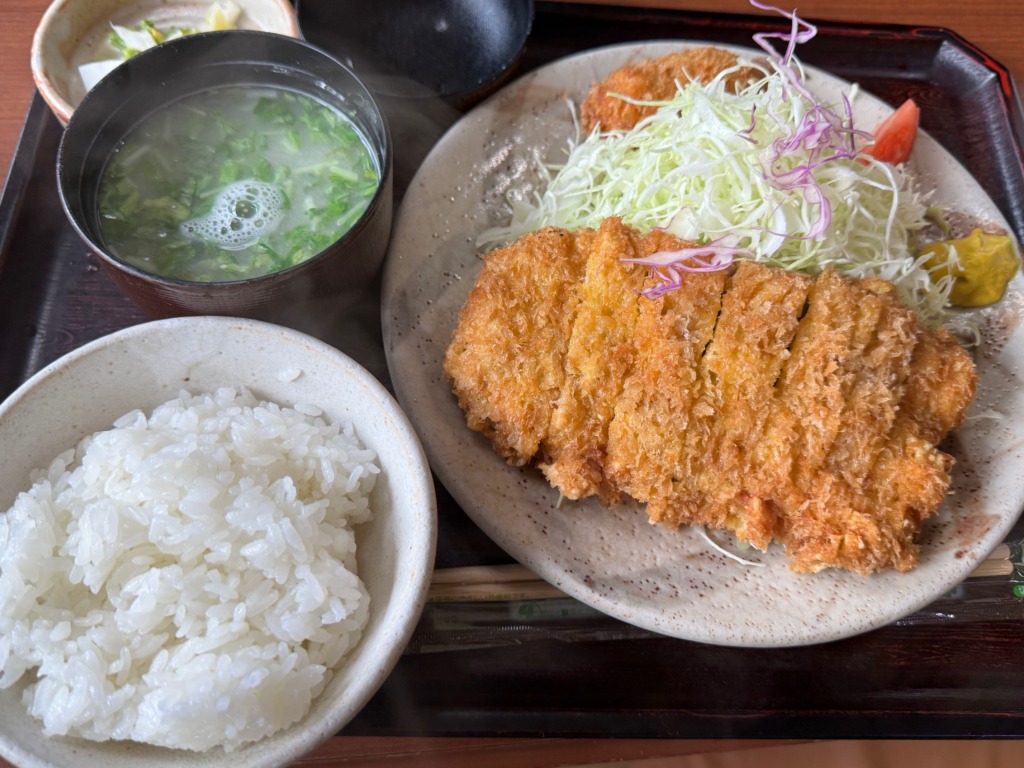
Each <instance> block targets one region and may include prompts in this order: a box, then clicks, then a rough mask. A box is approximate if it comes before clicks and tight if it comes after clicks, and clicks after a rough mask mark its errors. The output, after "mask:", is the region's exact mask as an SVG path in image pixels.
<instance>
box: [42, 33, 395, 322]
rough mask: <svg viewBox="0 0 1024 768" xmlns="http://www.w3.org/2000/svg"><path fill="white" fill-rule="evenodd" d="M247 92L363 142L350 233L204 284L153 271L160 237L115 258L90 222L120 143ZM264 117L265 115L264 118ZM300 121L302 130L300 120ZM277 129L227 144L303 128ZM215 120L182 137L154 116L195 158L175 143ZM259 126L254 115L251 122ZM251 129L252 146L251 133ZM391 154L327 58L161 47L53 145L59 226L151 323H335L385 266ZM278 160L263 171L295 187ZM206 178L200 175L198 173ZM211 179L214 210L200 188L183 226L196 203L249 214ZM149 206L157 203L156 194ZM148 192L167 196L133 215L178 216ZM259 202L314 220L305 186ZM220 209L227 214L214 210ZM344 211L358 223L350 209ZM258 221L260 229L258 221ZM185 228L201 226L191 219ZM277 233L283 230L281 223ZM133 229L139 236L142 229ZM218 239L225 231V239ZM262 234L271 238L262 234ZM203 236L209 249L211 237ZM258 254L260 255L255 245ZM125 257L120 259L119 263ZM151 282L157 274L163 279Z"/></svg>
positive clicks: (187, 41) (371, 110) (293, 42)
mask: <svg viewBox="0 0 1024 768" xmlns="http://www.w3.org/2000/svg"><path fill="white" fill-rule="evenodd" d="M246 88H254V89H258V90H259V91H260V93H264V92H270V93H276V94H283V93H288V94H290V96H288V97H287V98H292V99H293V100H294V99H297V98H299V97H301V98H303V99H304V100H305V102H308V103H311V104H312V103H319V105H320V106H323V107H325V108H326V110H327V111H328V112H330V113H331V114H332V115H334V116H336V119H339V120H343V121H345V122H346V123H347V124H348V127H351V128H352V129H354V132H355V134H356V135H358V136H359V137H360V138H359V141H358V143H359V144H360V145H362V146H363V148H364V151H365V154H366V157H364V158H363V161H364V162H367V163H369V164H370V165H372V166H373V167H374V172H373V186H372V188H369V189H366V190H364V192H365V196H364V198H363V199H362V200H361V202H360V204H361V205H363V206H365V208H364V209H363V210H362V212H361V213H359V214H358V217H357V218H355V220H354V222H352V221H348V222H347V223H346V224H345V226H344V227H340V225H338V226H339V227H340V229H337V230H336V229H331V228H328V229H327V230H325V231H321V232H319V233H318V234H317V237H318V238H320V239H318V240H315V241H310V242H313V243H314V245H313V246H310V249H311V252H312V255H309V256H307V257H305V258H304V259H303V260H298V259H294V260H292V261H287V260H285V261H284V262H282V263H281V265H280V266H274V267H273V268H272V269H271V270H270V271H266V272H265V273H256V274H255V275H253V276H249V275H246V274H243V273H238V272H230V273H229V272H224V273H223V274H216V275H215V276H214V277H210V276H209V275H195V276H194V275H191V274H187V275H185V276H184V277H183V276H182V274H180V273H175V274H166V272H168V271H169V270H164V269H163V268H162V267H161V266H160V265H158V264H156V263H155V261H154V259H155V257H154V256H153V254H155V253H157V252H158V251H157V246H158V245H159V244H160V243H159V241H160V240H161V239H162V238H165V237H167V233H166V232H164V231H159V232H158V233H156V234H153V235H152V237H151V238H150V239H148V240H142V239H140V238H136V239H135V242H134V243H129V245H124V244H123V243H122V244H120V245H119V246H118V247H119V248H120V251H118V252H115V249H114V247H113V245H112V241H111V239H110V238H108V236H107V233H106V231H105V226H107V225H108V224H109V219H110V218H111V215H110V212H109V211H104V210H101V203H102V200H103V199H104V198H103V196H102V194H101V193H102V189H101V187H102V183H103V181H104V174H105V173H107V171H108V169H109V168H110V167H111V166H112V158H113V157H114V156H115V153H116V152H117V151H118V150H119V148H120V147H121V146H122V145H123V143H124V141H125V138H126V137H130V136H131V134H132V133H133V131H137V130H141V129H140V124H142V125H143V126H145V125H147V124H148V123H147V121H151V120H154V119H155V118H156V117H157V116H159V114H160V113H161V111H162V110H165V109H167V108H168V107H175V106H177V107H179V108H180V107H181V105H182V104H186V103H194V102H189V100H190V99H192V100H194V99H197V98H208V99H212V100H213V101H208V102H207V104H206V107H208V106H209V104H211V103H213V102H215V101H216V100H218V99H220V98H221V96H220V94H226V93H229V92H232V90H233V91H234V92H235V93H238V92H239V90H240V89H241V90H244V89H246ZM211 94H212V96H211ZM232 98H233V97H232ZM282 98H284V97H282ZM260 100H261V101H262V99H260ZM186 109H191V107H190V106H189V107H187V108H186ZM211 110H212V108H211ZM165 114H166V113H165ZM180 114H181V113H180V112H179V115H180ZM273 117H274V114H273V113H272V112H271V113H270V118H271V119H272V118H273ZM299 117H301V118H305V116H304V115H299ZM284 118H288V119H289V120H291V122H290V123H288V124H287V125H284V126H283V127H282V126H272V128H273V130H271V129H270V128H256V129H254V132H255V133H254V135H244V136H243V135H241V134H230V136H229V139H231V140H232V141H234V139H238V140H239V142H240V143H239V142H236V143H234V144H233V145H232V146H234V147H244V146H245V144H244V142H245V141H250V142H251V141H256V140H257V139H263V140H265V139H266V136H267V135H270V136H277V138H275V139H274V140H275V141H278V142H280V141H282V139H281V138H280V134H281V133H282V131H283V132H286V133H288V134H289V135H291V134H292V133H294V132H295V131H298V130H306V129H303V128H302V125H300V122H299V120H298V118H296V116H295V115H290V116H289V115H285V116H284V117H283V118H281V119H282V120H283V119H284ZM217 119H219V118H212V117H211V118H210V119H198V120H195V121H193V123H192V125H193V127H192V128H188V127H186V126H187V125H189V122H188V121H187V120H180V123H179V121H178V119H177V117H176V118H175V119H174V120H168V119H166V118H165V119H164V130H165V131H166V130H170V132H171V134H172V136H171V139H170V140H167V141H168V142H169V143H171V142H173V141H176V140H181V141H186V140H187V141H191V142H192V143H191V145H190V146H192V147H193V148H196V147H198V148H199V149H196V151H200V150H201V149H202V148H204V147H206V146H208V145H207V144H204V143H203V141H204V139H202V138H200V139H196V138H195V136H191V135H190V136H188V137H186V136H184V135H183V134H184V132H186V131H188V130H196V128H195V125H200V126H204V125H205V126H209V125H211V124H212V123H214V122H215V121H216V120H217ZM260 119H261V120H262V119H264V116H262V115H261V117H260ZM225 122H226V120H225ZM307 122H308V121H307ZM179 124H180V126H181V128H180V130H179V128H178V126H179ZM168 125H170V128H169V129H168V128H167V126H168ZM279 128H280V129H281V130H278V129H279ZM293 128H294V130H293ZM204 130H205V129H204ZM239 130H241V129H239ZM246 130H248V129H246ZM309 130H312V128H309ZM260 131H262V132H263V134H261V135H255V134H259V133H260ZM164 135H165V134H162V136H164ZM334 135H335V131H333V130H331V131H323V130H321V131H320V136H321V137H324V136H327V137H333V136H334ZM254 136H255V138H254ZM151 146H156V147H157V148H158V149H159V142H155V141H154V142H152V144H151ZM175 151H178V150H169V151H168V152H169V153H168V154H164V155H163V156H162V160H160V162H162V164H163V167H164V168H168V166H174V167H175V168H176V167H178V166H182V167H185V166H186V165H187V163H188V162H189V160H188V158H187V157H181V156H176V155H173V152H175ZM234 151H235V152H236V153H239V154H237V157H239V158H242V159H243V160H244V159H245V158H246V157H247V158H252V159H256V160H258V161H259V162H261V163H263V164H264V165H267V166H269V165H270V164H269V161H265V159H264V157H265V156H264V147H263V146H262V145H260V144H258V143H257V144H254V145H252V148H251V149H249V150H246V149H244V148H243V149H235V150H234ZM392 155H393V150H392V141H391V136H390V132H389V130H388V125H387V121H386V119H385V117H384V115H383V114H382V112H381V111H380V109H379V108H378V106H377V104H376V102H375V101H374V98H373V97H372V96H371V94H370V93H369V91H368V90H367V89H366V87H365V86H364V85H363V84H362V82H361V81H360V80H359V79H358V78H357V77H356V76H355V75H354V74H353V73H352V72H351V71H350V70H349V69H348V68H347V67H346V66H344V65H343V64H341V63H340V62H339V61H338V60H336V59H335V58H333V57H332V56H330V55H328V54H326V53H324V52H323V51H321V50H319V49H318V48H316V47H314V46H312V45H310V44H308V43H306V42H303V41H301V40H297V39H294V38H290V37H286V36H282V35H276V34H270V33H264V32H253V31H242V30H232V31H226V32H206V33H199V34H194V35H188V36H185V37H180V38H177V39H175V40H170V41H167V42H164V43H161V44H160V45H158V46H156V47H155V48H151V49H149V50H146V51H143V52H142V53H139V54H137V55H136V56H134V57H132V58H131V59H129V60H128V61H126V62H125V63H124V64H122V65H121V66H119V67H117V68H116V69H115V70H114V71H112V72H111V73H110V74H108V75H107V76H106V77H104V78H103V79H102V80H100V82H99V83H98V84H97V85H96V86H95V87H94V88H93V89H92V90H91V91H90V92H89V93H88V94H87V95H86V97H85V98H84V99H83V100H82V102H81V104H80V105H79V107H78V109H77V110H76V111H75V113H74V115H73V116H72V118H71V121H70V122H69V123H68V127H67V130H66V131H65V133H64V136H63V137H62V139H61V143H60V148H59V150H58V155H57V179H58V191H59V194H60V200H61V204H62V206H63V208H64V211H65V213H66V214H67V217H68V219H69V221H70V222H71V224H72V226H73V227H74V228H75V230H76V231H77V232H78V234H79V235H80V236H81V238H82V239H83V240H84V241H85V243H86V244H87V245H88V246H89V248H90V249H91V250H92V251H93V252H94V253H95V254H96V255H97V257H98V258H99V261H100V264H101V266H102V267H104V269H105V270H106V272H107V274H108V275H109V276H110V277H111V279H112V280H113V281H114V283H115V284H116V285H117V286H118V287H119V288H120V289H121V290H122V291H123V292H124V293H125V294H126V295H127V296H128V297H129V298H130V299H132V300H133V301H134V303H135V304H136V305H138V306H139V307H140V308H141V309H142V310H143V311H144V312H146V313H147V314H148V315H149V316H151V317H154V318H162V317H174V316H182V315H226V316H234V317H247V318H252V319H261V320H268V321H272V322H279V323H284V324H287V325H292V326H295V325H296V323H294V322H293V320H294V319H295V318H296V317H301V316H302V315H303V314H309V313H312V312H314V311H323V310H328V311H337V312H341V311H344V309H345V308H346V307H351V306H353V305H354V304H356V303H357V302H359V301H361V300H363V299H365V297H366V295H367V293H368V291H367V289H368V288H369V287H371V284H373V282H374V280H375V278H376V276H377V274H378V272H379V270H380V267H381V264H382V263H383V260H384V256H385V253H386V250H387V245H388V240H389V238H390V235H391V218H392V205H393V201H392V186H393V180H392V177H393V157H392ZM318 159H319V158H318V157H313V158H305V159H303V160H295V161H294V163H295V165H296V166H300V167H302V168H308V167H310V166H312V165H316V163H317V160H318ZM127 162H128V161H126V163H127ZM217 162H220V157H219V156H218V155H217V154H214V155H213V157H212V158H211V161H210V163H211V165H213V166H214V167H216V166H215V164H216V163H217ZM240 162H241V160H240ZM289 162H292V161H289V160H288V159H287V158H285V159H280V158H278V159H277V160H276V165H275V166H274V167H273V168H271V170H270V171H268V173H278V174H284V175H285V176H286V177H287V176H288V175H289V174H291V177H292V178H297V175H296V174H297V173H298V172H299V171H298V170H296V169H295V168H292V167H291V166H289ZM304 164H305V165H304ZM320 165H323V163H320ZM195 166H196V163H194V162H192V164H191V165H190V166H188V167H195ZM205 168H206V167H205V166H203V171H205ZM275 169H276V170H275ZM211 170H212V169H211ZM175 172H176V171H175V169H174V168H170V169H169V170H167V171H166V173H168V174H172V175H173V173H175ZM293 172H294V173H293ZM331 173H332V174H333V173H334V172H333V171H331ZM340 173H349V176H351V177H352V178H355V175H354V174H352V173H351V172H350V171H349V170H348V169H343V170H342V171H339V172H338V174H340ZM335 178H337V174H334V175H330V176H328V180H327V181H317V182H316V184H318V185H319V184H321V183H323V184H327V183H334V179H335ZM217 179H219V180H216V179H215V181H216V183H218V184H221V183H222V184H223V185H224V189H223V194H220V195H218V196H217V197H215V198H214V199H213V202H212V203H210V202H209V199H208V198H209V197H212V196H213V195H212V193H211V192H210V191H209V190H208V189H207V190H205V191H204V192H203V194H205V195H206V197H205V198H202V199H200V198H201V196H200V195H199V194H196V196H195V198H194V200H193V202H190V203H188V205H189V206H191V207H192V208H193V209H194V210H193V211H192V213H191V215H192V216H193V217H195V216H199V217H202V216H204V215H205V216H206V217H212V216H213V212H212V211H209V210H208V211H206V212H204V211H203V210H202V204H203V203H202V200H206V203H205V204H206V205H207V206H210V205H212V206H213V208H214V209H215V210H216V211H217V215H218V216H221V215H222V214H227V215H228V216H229V218H230V216H234V213H233V212H234V211H236V210H240V209H238V208H237V206H238V205H239V204H248V203H246V202H245V201H242V202H241V203H236V201H235V200H234V198H233V197H231V195H236V193H234V192H232V193H231V194H227V193H228V188H229V187H230V186H231V184H229V182H230V181H231V179H223V178H220V177H217ZM207 181H209V180H207ZM236 181H237V180H236ZM174 183H175V184H178V185H179V186H178V187H177V188H176V189H177V190H183V189H185V188H186V187H185V182H182V181H181V180H180V179H175V181H174ZM238 183H242V182H240V181H239V182H238ZM296 183H297V182H296ZM303 183H307V182H306V181H304V182H303ZM275 184H276V181H275ZM264 186H267V187H268V188H270V189H271V190H274V189H277V188H276V187H275V186H274V185H264ZM148 194H150V195H156V193H153V192H149V193H148ZM159 194H160V195H163V196H164V197H159V196H157V199H156V200H155V201H147V200H146V199H145V198H146V197H147V192H146V190H144V189H141V188H140V191H139V194H138V195H137V197H138V198H139V199H141V200H142V201H143V205H142V207H141V209H139V210H143V211H144V209H145V207H146V206H147V205H150V204H152V205H154V206H166V205H173V206H178V208H184V207H186V206H185V204H184V203H182V202H181V199H179V198H173V199H171V200H170V202H169V203H167V202H166V199H167V196H168V195H169V193H167V192H166V191H164V190H161V191H160V193H159ZM246 194H248V192H247V193H246ZM260 194H264V193H262V192H260ZM267 194H272V195H275V196H276V197H272V198H270V199H271V200H272V201H273V200H277V201H284V203H283V204H282V205H281V206H279V207H283V208H284V209H290V208H291V207H294V208H295V211H296V212H298V211H300V210H301V214H299V215H300V221H306V219H302V218H301V217H307V218H308V217H310V216H311V215H312V214H311V211H313V210H317V209H316V208H315V204H314V203H311V202H309V200H308V199H306V197H307V191H306V190H305V189H304V188H303V189H294V190H292V193H291V194H289V192H288V189H287V188H281V190H280V191H272V193H267ZM225 196H226V197H225ZM236 196H237V195H236ZM257 197H258V196H257ZM222 198H225V199H226V200H227V202H226V203H224V204H223V205H222V204H221V203H218V201H220V200H221V199H222ZM252 199H256V198H252ZM196 200H199V202H195V201H196ZM274 204H275V205H276V204H277V203H274ZM319 204H320V205H321V206H322V208H321V209H320V210H326V209H327V208H328V206H327V204H324V203H319ZM218 205H220V206H221V207H224V208H225V210H224V211H221V210H220V209H219V208H218ZM259 205H262V203H258V204H257V205H255V206H252V205H250V209H251V210H249V211H248V212H247V213H245V215H247V216H252V215H253V210H256V211H257V212H258V211H259V210H260V209H259ZM225 206H227V207H225ZM300 206H302V207H301V208H300ZM351 210H352V215H353V216H355V215H356V211H357V210H358V209H357V208H352V209H351ZM122 219H124V220H127V221H128V222H129V224H130V223H131V222H132V221H134V214H133V215H131V216H124V217H122ZM257 220H258V221H260V222H261V223H262V221H263V220H262V219H257ZM309 220H312V219H309ZM340 220H341V219H338V220H335V221H340ZM189 221H201V218H199V219H197V218H193V219H190V220H189ZM217 221H218V222H219V219H217ZM242 224H245V223H244V222H240V221H239V220H238V219H237V217H236V219H234V220H232V221H231V223H230V226H231V227H235V226H236V225H242ZM130 225H131V224H130ZM328 226H329V227H331V226H334V225H333V224H329V225H328ZM280 228H282V230H283V228H284V224H281V225H280ZM298 228H299V227H296V229H298ZM207 229H209V227H207ZM176 230H177V227H176V226H175V227H174V228H173V229H171V230H170V231H171V235H172V236H174V235H176V234H177V232H176ZM138 231H139V232H144V231H146V232H148V231H149V230H145V229H141V228H140V229H139V230H138ZM154 231H155V230H154ZM203 231H206V230H203ZM220 231H221V232H225V231H227V230H225V229H223V228H222V229H221V230H220ZM292 231H294V230H289V231H288V232H287V233H285V234H290V233H291V232H292ZM246 232H249V230H246ZM270 232H271V233H272V234H274V232H273V230H272V229H271V230H270ZM147 237H148V235H147ZM213 237H214V239H216V238H217V237H218V235H216V234H215V235H214V236H213ZM260 237H262V235H260ZM218 243H219V244H222V245H224V251H222V254H223V257H224V258H225V259H229V258H235V257H234V256H232V253H234V252H238V251H239V248H240V246H238V244H237V243H235V242H228V241H225V243H220V241H218ZM325 243H326V245H325ZM250 245H251V244H250ZM262 245H263V244H262V243H259V246H260V247H262ZM229 249H230V251H231V252H230V253H229V252H228V251H229ZM315 249H319V250H315ZM126 250H128V251H130V252H127V253H126ZM278 250H283V249H281V248H279V249H278ZM272 252H273V253H276V252H277V251H272ZM216 258H220V257H216ZM182 263H183V264H185V265H186V266H187V265H188V264H189V260H188V259H183V260H182ZM215 263H216V262H215ZM227 263H228V262H227V261H225V264H227ZM274 270H276V271H274ZM161 271H163V272H165V273H164V274H161Z"/></svg>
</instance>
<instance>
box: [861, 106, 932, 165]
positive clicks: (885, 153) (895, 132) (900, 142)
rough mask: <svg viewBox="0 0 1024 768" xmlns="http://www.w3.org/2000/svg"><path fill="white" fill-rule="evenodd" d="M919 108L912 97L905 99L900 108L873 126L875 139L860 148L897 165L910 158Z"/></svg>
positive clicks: (878, 158) (919, 117) (919, 116)
mask: <svg viewBox="0 0 1024 768" xmlns="http://www.w3.org/2000/svg"><path fill="white" fill-rule="evenodd" d="M920 119H921V110H920V109H919V108H918V106H917V104H915V103H914V100H913V99H907V100H906V101H904V102H903V104H901V105H900V108H899V109H897V110H896V111H895V112H893V113H892V114H891V115H889V116H888V117H887V118H885V120H883V121H882V122H881V123H879V125H878V127H877V128H875V131H874V134H875V141H874V143H872V144H868V145H867V146H866V147H864V148H863V149H862V150H861V153H862V154H865V155H871V156H872V157H873V158H875V159H876V160H881V161H883V162H886V163H892V164H893V165H898V164H899V163H905V162H907V160H909V159H910V153H911V151H912V150H913V149H914V139H916V138H917V124H918V122H919V121H920Z"/></svg>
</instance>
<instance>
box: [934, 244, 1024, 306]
mask: <svg viewBox="0 0 1024 768" xmlns="http://www.w3.org/2000/svg"><path fill="white" fill-rule="evenodd" d="M951 250H954V251H955V254H956V257H955V259H954V258H950V257H951V255H952V254H950V251H951ZM921 253H922V255H924V256H927V257H928V259H927V261H926V262H925V266H927V267H928V269H929V270H930V274H931V277H932V281H933V282H937V281H938V280H940V279H942V278H944V277H946V276H947V275H950V274H951V275H953V277H954V278H955V279H954V282H953V288H952V290H951V291H950V294H949V301H950V303H951V304H953V305H954V306H957V307H984V306H988V305H989V304H995V303H996V302H997V301H999V300H1000V299H1001V298H1002V297H1003V294H1004V293H1005V292H1006V286H1007V285H1008V284H1009V282H1010V280H1012V279H1013V276H1014V275H1016V274H1017V270H1018V268H1019V267H1020V256H1018V255H1017V250H1016V248H1015V247H1014V244H1013V241H1012V240H1011V239H1010V237H1009V236H1008V235H994V234H991V233H989V232H984V231H982V230H981V229H974V230H973V231H971V233H970V234H969V235H967V236H966V237H962V238H959V239H956V240H942V241H940V242H937V243H933V244H931V245H929V246H928V247H926V248H925V249H924V250H923V251H922V252H921Z"/></svg>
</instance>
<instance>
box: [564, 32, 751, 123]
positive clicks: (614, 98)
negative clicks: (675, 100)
mask: <svg viewBox="0 0 1024 768" xmlns="http://www.w3.org/2000/svg"><path fill="white" fill-rule="evenodd" d="M738 64H739V61H738V59H737V58H736V56H735V54H733V53H730V52H729V51H726V50H723V49H722V48H715V47H712V46H704V47H701V48H690V49H687V50H684V51H678V52H675V53H670V54H667V55H665V56H662V57H661V58H658V59H644V60H643V61H638V62H636V63H635V64H627V65H626V66H623V67H620V68H619V69H616V70H615V71H614V72H612V73H611V74H610V75H608V77H606V78H605V79H604V80H602V81H601V82H600V83H596V84H595V85H594V86H593V87H592V88H591V90H590V93H589V94H588V95H587V98H586V100H584V102H583V104H582V106H581V107H580V117H581V119H582V121H583V130H584V131H586V132H587V133H590V132H591V131H592V130H594V128H595V127H596V126H598V125H600V126H601V130H603V131H618V130H629V129H630V128H632V127H633V126H634V125H636V124H637V123H638V122H640V121H641V120H642V119H643V118H645V117H647V116H648V115H651V114H653V113H654V111H655V109H656V108H655V107H653V106H648V105H644V104H634V103H632V102H631V101H626V100H624V99H623V98H622V97H623V96H625V97H627V98H628V99H631V100H635V101H667V100H668V99H671V98H672V97H673V96H675V94H676V90H677V88H678V86H677V82H679V83H686V82H690V81H696V82H700V83H704V84H705V85H706V84H708V83H710V82H711V81H712V80H713V79H714V78H715V77H717V76H718V75H719V73H721V72H723V71H725V70H727V69H731V68H733V67H736V66H737V65H738ZM762 76H763V73H762V72H761V71H760V70H757V69H755V68H753V67H739V68H738V69H736V71H735V72H730V73H729V74H728V75H726V76H725V84H726V88H727V89H728V90H730V91H733V92H735V91H736V90H738V89H740V88H742V87H743V86H746V85H749V84H750V83H753V82H755V81H757V80H758V79H759V78H760V77H762Z"/></svg>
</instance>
